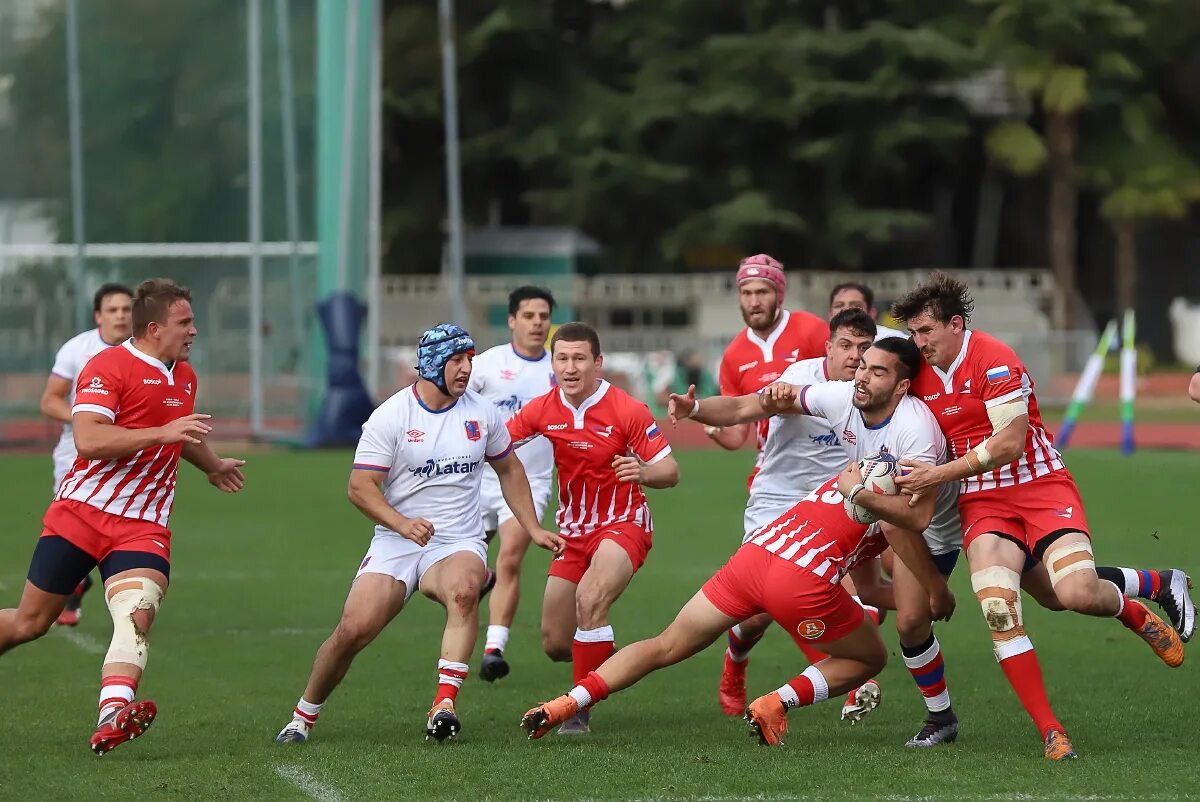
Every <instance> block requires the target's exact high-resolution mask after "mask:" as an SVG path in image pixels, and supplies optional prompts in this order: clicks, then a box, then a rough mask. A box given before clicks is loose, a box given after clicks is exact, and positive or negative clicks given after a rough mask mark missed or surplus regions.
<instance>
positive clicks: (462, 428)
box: [354, 384, 512, 544]
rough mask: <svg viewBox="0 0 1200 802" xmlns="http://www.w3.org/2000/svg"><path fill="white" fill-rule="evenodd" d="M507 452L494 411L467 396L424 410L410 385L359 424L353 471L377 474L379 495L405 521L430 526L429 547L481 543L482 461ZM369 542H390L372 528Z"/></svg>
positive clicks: (508, 442)
mask: <svg viewBox="0 0 1200 802" xmlns="http://www.w3.org/2000/svg"><path fill="white" fill-rule="evenodd" d="M510 451H512V440H511V438H509V436H508V429H507V428H505V426H504V416H503V415H502V414H501V412H500V408H499V407H497V406H496V405H495V404H493V403H492V402H491V401H488V400H487V399H486V398H484V397H483V396H481V395H480V394H479V393H477V392H475V391H474V390H469V389H468V390H467V391H466V393H464V394H463V396H462V397H461V398H459V399H458V400H457V401H455V402H454V404H453V405H451V406H449V407H447V408H446V409H440V410H431V409H429V408H428V407H426V406H425V405H424V404H423V403H422V402H421V399H420V397H418V396H417V385H415V384H413V385H412V386H410V387H406V388H405V389H403V390H401V391H400V392H398V393H396V394H395V395H393V396H392V397H391V398H389V399H388V400H387V401H384V402H383V403H382V404H380V405H379V408H378V409H376V410H375V411H374V412H373V413H372V414H371V417H370V418H369V419H368V420H367V422H366V423H365V424H363V433H362V438H361V439H360V440H359V441H358V448H357V449H356V450H355V452H354V468H355V469H356V470H371V471H383V472H385V473H387V478H385V479H384V480H383V485H382V488H383V495H384V497H385V498H386V499H387V502H388V504H390V505H391V506H392V507H393V508H394V509H395V510H396V511H397V512H399V513H400V514H401V515H403V516H405V517H407V518H424V519H425V520H427V521H429V522H430V523H432V524H433V538H432V539H431V540H430V543H431V544H432V543H437V542H443V543H444V542H447V541H454V540H466V539H470V538H476V537H478V538H482V537H483V520H482V518H481V517H480V511H479V489H480V480H481V479H482V477H483V471H482V468H483V462H484V460H485V459H500V458H501V457H504V456H506V455H507V454H508V453H509V452H510ZM375 532H376V534H380V535H384V534H397V533H395V532H392V530H390V529H388V528H386V527H383V526H376V527H375Z"/></svg>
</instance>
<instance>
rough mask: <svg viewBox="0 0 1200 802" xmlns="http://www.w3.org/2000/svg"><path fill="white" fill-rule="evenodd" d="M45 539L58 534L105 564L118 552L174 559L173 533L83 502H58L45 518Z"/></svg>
mask: <svg viewBox="0 0 1200 802" xmlns="http://www.w3.org/2000/svg"><path fill="white" fill-rule="evenodd" d="M42 527H43V529H42V537H50V536H52V535H58V536H59V537H61V538H63V539H64V540H66V541H67V542H69V543H71V544H72V545H73V546H76V547H78V548H80V549H82V550H83V551H85V552H87V553H88V554H90V555H91V556H92V557H94V558H95V560H96V562H97V563H100V562H103V561H104V559H105V558H106V557H108V555H109V554H111V553H112V552H114V551H141V552H146V553H148V554H154V555H157V556H159V557H162V558H163V559H164V560H166V561H167V562H170V560H171V530H169V529H167V528H166V527H163V526H160V525H159V524H156V523H151V522H150V521H143V520H140V519H137V518H125V517H122V516H120V515H113V514H112V513H109V512H102V511H100V510H98V509H96V508H95V507H93V506H92V505H90V504H84V503H83V502H82V501H71V500H66V501H54V502H51V504H50V508H49V509H48V510H46V514H45V515H44V516H43V517H42Z"/></svg>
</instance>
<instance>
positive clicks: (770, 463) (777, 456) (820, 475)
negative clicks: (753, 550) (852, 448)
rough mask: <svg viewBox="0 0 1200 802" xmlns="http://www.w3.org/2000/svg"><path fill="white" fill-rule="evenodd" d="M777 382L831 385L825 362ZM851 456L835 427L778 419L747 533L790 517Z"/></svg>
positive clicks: (807, 363) (796, 369)
mask: <svg viewBox="0 0 1200 802" xmlns="http://www.w3.org/2000/svg"><path fill="white" fill-rule="evenodd" d="M778 381H781V382H787V383H788V384H800V385H808V384H823V383H825V382H827V381H829V372H828V366H827V364H826V359H825V357H819V358H816V359H805V360H802V361H800V362H797V363H795V364H794V365H791V366H789V367H788V369H787V370H785V371H784V372H783V375H782V376H780V377H779V379H778ZM846 461H847V457H846V452H845V451H844V450H843V449H842V443H841V438H840V436H839V435H838V434H837V433H836V432H835V431H834V430H833V428H832V424H831V423H830V422H829V421H827V420H825V419H824V418H821V417H815V416H809V415H775V416H773V417H771V418H770V419H769V421H768V427H767V438H766V441H765V442H764V444H763V449H762V459H761V462H760V467H759V470H758V472H757V473H756V474H755V475H754V481H753V482H752V483H751V485H750V499H749V501H748V502H747V504H746V529H747V533H749V530H751V529H757V528H758V527H759V526H762V525H763V524H765V523H769V522H770V521H773V520H774V519H775V518H777V517H778V516H779V515H781V514H782V513H784V512H786V511H787V510H788V509H789V508H790V507H791V506H792V505H794V504H795V503H796V502H797V501H798V500H800V499H801V498H804V496H806V495H808V494H809V493H810V492H812V491H813V490H815V489H817V488H818V487H820V486H821V485H822V484H823V483H825V482H827V481H828V480H829V477H831V476H835V475H836V474H837V473H838V472H839V471H841V470H842V468H844V467H845V466H846Z"/></svg>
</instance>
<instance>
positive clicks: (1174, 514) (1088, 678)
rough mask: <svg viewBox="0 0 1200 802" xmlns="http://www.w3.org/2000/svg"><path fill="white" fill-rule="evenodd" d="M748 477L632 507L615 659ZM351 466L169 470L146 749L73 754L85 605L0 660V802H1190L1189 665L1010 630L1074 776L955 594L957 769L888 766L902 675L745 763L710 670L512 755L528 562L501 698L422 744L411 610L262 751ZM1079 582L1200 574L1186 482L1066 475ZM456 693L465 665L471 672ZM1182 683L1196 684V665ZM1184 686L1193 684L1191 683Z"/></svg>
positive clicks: (793, 667) (912, 723) (432, 626)
mask: <svg viewBox="0 0 1200 802" xmlns="http://www.w3.org/2000/svg"><path fill="white" fill-rule="evenodd" d="M747 458H748V455H746V454H734V455H730V454H726V453H723V452H722V453H714V452H691V453H684V454H681V455H680V462H681V464H682V468H683V481H682V483H681V485H680V486H679V487H678V488H676V489H674V490H670V491H664V492H655V493H653V494H652V496H651V504H652V505H653V507H654V517H655V523H656V526H657V533H656V537H655V541H656V546H655V548H654V550H653V552H651V555H650V558H649V561H648V563H647V565H646V567H645V568H644V569H643V571H642V573H641V574H639V575H638V576H637V577H636V578H635V580H634V582H633V585H632V587H631V589H630V591H629V592H628V593H627V594H626V596H625V597H624V598H623V599H621V601H620V602H619V603H618V605H617V607H616V608H615V611H614V615H613V624H614V626H615V629H616V633H617V638H618V642H623V643H629V642H630V641H632V640H635V639H639V638H642V637H646V636H649V635H652V634H654V633H656V632H658V631H659V630H660V629H661V628H662V627H663V626H664V625H665V624H666V623H667V622H668V621H669V620H670V619H671V618H672V617H673V615H674V613H675V612H676V611H677V610H678V608H679V607H680V605H681V604H682V603H683V602H684V601H685V600H686V599H687V598H688V597H690V596H691V594H692V593H693V592H694V591H695V590H696V589H697V588H698V587H699V586H700V584H701V583H702V582H703V581H704V580H705V579H706V578H707V577H708V576H709V575H710V574H711V573H712V571H713V570H714V569H715V568H716V567H717V566H719V565H720V564H721V563H722V562H723V561H724V559H725V558H726V557H727V556H728V555H729V554H730V553H731V552H732V551H733V549H734V547H735V546H736V544H737V543H738V541H739V538H740V534H741V532H740V526H741V505H742V504H743V503H744V490H743V487H744V485H743V481H742V480H743V478H744V475H745V469H746V467H747V465H746V460H747ZM348 463H349V454H348V453H288V452H272V453H266V454H259V455H254V456H253V458H252V461H251V463H250V465H249V466H248V469H247V473H248V476H249V484H248V485H247V489H246V491H245V492H244V493H243V494H242V495H240V496H237V497H224V496H221V495H220V494H219V493H217V492H216V491H215V490H213V489H212V488H210V487H209V486H208V485H207V484H206V483H205V482H204V481H203V479H202V478H200V477H199V476H198V475H197V474H196V473H195V472H194V471H192V470H191V469H190V468H188V467H185V468H184V471H185V473H184V475H183V477H182V479H183V480H182V481H181V482H180V487H179V496H178V500H177V503H176V508H175V516H174V519H173V524H174V531H175V548H174V561H175V566H176V568H175V570H174V573H173V576H172V586H171V593H170V596H169V597H168V600H167V602H166V603H165V605H164V608H163V611H162V614H161V616H160V620H159V622H158V624H157V625H156V627H155V632H154V647H153V650H152V652H151V663H150V668H149V671H148V673H147V677H146V680H145V682H144V683H143V685H142V692H143V695H145V696H150V697H152V698H154V699H156V701H157V702H158V704H159V708H160V715H159V719H158V722H157V723H156V724H155V727H154V729H153V730H151V731H150V732H149V733H148V734H147V735H146V736H145V737H144V738H142V739H140V740H138V741H137V742H135V743H132V744H128V745H126V746H122V747H120V748H119V749H117V751H115V752H113V753H112V754H111V755H109V756H107V757H105V758H104V759H102V760H101V759H97V758H96V757H94V756H93V755H92V754H91V752H90V751H89V750H88V748H87V738H88V736H89V735H90V733H91V729H92V727H93V726H94V716H95V714H94V709H95V702H96V692H97V682H96V678H97V671H98V667H99V662H100V655H101V654H103V652H104V651H105V649H106V648H107V641H108V634H109V629H110V622H109V619H108V616H107V612H106V611H105V610H103V608H102V607H101V606H100V605H99V604H98V597H97V596H95V595H93V596H92V597H90V598H89V599H88V603H87V605H86V608H87V609H86V616H85V618H84V620H83V623H82V624H81V625H80V627H79V628H78V629H77V630H73V631H65V632H59V631H56V632H52V633H51V634H50V635H49V636H47V637H46V638H44V639H43V640H42V641H39V642H37V643H34V644H31V645H29V646H25V647H22V648H20V649H18V650H17V651H15V652H12V653H10V654H8V655H5V656H4V657H3V658H0V687H2V688H3V691H2V692H0V694H2V695H0V698H2V699H3V705H4V718H3V723H4V726H3V727H0V798H4V799H16V798H20V799H131V798H138V799H149V800H157V799H190V800H194V799H215V798H220V799H252V798H253V799H305V798H314V799H318V800H323V801H325V802H328V801H329V800H337V799H342V800H351V799H383V798H388V799H425V800H435V799H436V800H442V799H457V800H473V801H476V802H478V801H480V800H487V799H596V800H617V799H646V800H650V799H655V800H676V799H680V800H681V799H689V798H703V799H707V800H710V802H719V801H720V800H761V801H762V802H772V801H774V800H786V799H870V798H878V799H893V800H909V799H912V800H915V799H967V800H983V799H996V800H1043V799H1044V800H1052V799H1070V800H1084V799H1088V800H1108V799H1136V798H1188V797H1189V796H1190V797H1195V796H1197V795H1198V794H1200V787H1198V780H1200V770H1198V769H1197V763H1198V762H1200V747H1198V746H1197V740H1198V739H1197V732H1198V730H1197V722H1198V721H1200V698H1198V694H1197V691H1198V690H1200V683H1198V682H1197V674H1196V669H1197V664H1193V663H1192V662H1190V661H1189V663H1188V664H1185V665H1184V666H1183V667H1182V668H1180V669H1177V670H1174V671H1172V670H1170V669H1167V668H1166V667H1165V666H1163V665H1162V664H1161V663H1160V662H1158V660H1157V659H1156V658H1155V657H1154V656H1153V655H1152V654H1151V652H1150V651H1149V649H1148V648H1147V647H1146V646H1145V645H1144V644H1142V643H1141V642H1140V641H1138V640H1136V639H1135V638H1133V637H1132V636H1131V635H1129V634H1128V633H1127V632H1126V631H1125V630H1124V629H1123V628H1122V627H1121V626H1120V625H1119V624H1117V623H1116V622H1115V621H1110V620H1099V619H1082V618H1080V617H1077V616H1070V615H1068V614H1062V613H1060V614H1051V613H1047V612H1045V611H1042V610H1040V609H1032V610H1031V606H1032V603H1031V602H1027V604H1026V610H1027V611H1029V612H1028V613H1027V616H1026V618H1027V622H1028V626H1029V629H1030V632H1031V634H1032V637H1033V639H1034V642H1035V643H1036V644H1037V645H1038V647H1039V652H1040V655H1041V658H1042V664H1043V667H1044V670H1045V673H1046V682H1047V686H1048V688H1049V690H1050V694H1051V698H1052V700H1053V701H1054V702H1055V706H1056V710H1057V712H1058V714H1059V716H1060V718H1061V719H1062V720H1063V722H1064V723H1065V724H1066V725H1067V727H1068V730H1069V732H1070V733H1071V735H1072V737H1073V739H1074V741H1075V744H1076V746H1077V748H1078V749H1079V750H1080V753H1081V755H1082V759H1081V760H1079V761H1076V762H1074V763H1071V764H1062V765H1060V764H1049V763H1047V762H1046V761H1045V760H1044V759H1043V758H1042V756H1041V743H1040V741H1039V740H1038V738H1037V735H1036V733H1035V732H1034V729H1033V726H1032V725H1031V724H1030V722H1029V720H1028V719H1027V717H1026V716H1025V714H1024V712H1023V711H1022V710H1021V708H1020V707H1019V705H1018V703H1017V701H1016V698H1015V697H1014V695H1013V693H1012V691H1011V690H1010V689H1009V688H1008V686H1007V684H1006V683H1005V682H1004V681H1003V677H1002V675H1001V673H1000V671H999V670H998V668H997V667H996V663H995V660H994V658H993V657H992V654H991V649H990V641H989V638H988V636H987V634H986V632H985V630H984V627H983V623H982V620H981V618H980V615H979V613H978V608H977V607H976V604H975V602H974V600H973V597H972V595H971V593H970V588H969V579H968V577H967V574H966V572H965V571H963V570H961V568H960V570H959V571H958V572H957V573H956V575H955V577H954V579H953V587H954V590H955V592H956V593H957V594H958V598H959V612H958V615H957V616H956V617H955V619H954V620H953V621H952V622H950V623H948V624H945V625H942V626H941V627H940V629H939V633H940V638H941V641H942V644H943V648H944V651H945V656H946V665H947V678H948V680H949V683H950V689H951V693H952V694H953V698H954V701H955V708H956V709H957V711H958V713H959V716H960V717H961V718H962V720H963V732H962V735H961V737H960V739H959V741H958V742H957V743H956V744H953V745H950V746H948V747H944V748H940V749H937V750H933V751H930V752H924V751H921V752H918V751H913V750H908V749H905V747H904V746H903V743H904V741H905V740H906V739H907V738H908V737H909V736H910V735H911V734H912V733H913V732H914V731H915V730H916V729H917V728H918V726H919V724H920V722H921V720H922V719H923V705H922V704H921V701H920V697H919V696H918V694H917V692H916V690H915V688H914V686H913V682H912V680H911V679H910V678H909V676H908V674H907V673H906V672H905V670H904V666H903V663H902V662H901V660H900V659H899V654H898V651H899V649H898V646H897V645H896V639H895V633H894V631H891V630H890V621H889V622H888V623H887V624H886V625H885V628H884V632H885V635H886V637H887V640H888V642H889V644H891V646H892V652H893V659H892V661H891V662H890V664H889V665H888V666H887V668H886V669H885V670H884V672H883V674H882V676H881V683H882V685H883V688H884V703H883V706H882V707H881V708H880V709H879V710H877V711H876V712H875V713H874V714H873V715H872V716H871V717H870V718H869V719H868V720H867V721H866V722H864V724H863V725H861V726H859V727H854V728H850V727H848V726H845V725H843V724H841V723H840V722H838V720H837V718H838V710H839V708H840V701H838V702H833V703H828V704H826V705H823V706H820V707H816V708H813V709H807V710H801V711H797V712H794V713H793V714H792V716H791V727H792V730H791V733H790V734H789V738H788V742H787V746H786V748H784V749H781V750H769V749H766V748H761V747H758V746H756V745H755V743H754V742H753V741H752V740H751V739H750V738H749V737H747V728H746V726H745V724H744V723H743V722H741V721H740V720H730V719H726V718H724V717H723V716H722V715H721V714H720V712H719V709H718V707H717V705H716V698H715V688H716V682H717V678H718V673H719V666H720V660H721V649H722V646H721V645H716V646H714V647H712V648H711V649H709V650H708V651H706V652H704V653H702V654H701V655H699V656H697V657H696V658H695V659H693V660H692V661H691V662H689V663H685V664H683V665H681V666H677V667H675V668H672V669H668V670H665V671H663V672H660V673H658V674H656V675H652V676H651V677H649V678H647V679H646V680H645V681H643V682H642V683H641V684H640V685H638V686H636V687H634V688H632V689H630V690H628V691H626V692H624V693H621V694H619V695H617V696H615V697H614V698H613V699H611V700H609V701H608V702H606V703H604V704H603V705H602V706H600V707H598V708H597V709H596V713H595V714H594V716H593V726H594V732H593V735H592V736H591V737H589V738H586V739H569V740H568V739H560V738H556V737H554V736H548V737H547V738H545V739H543V740H542V741H538V742H534V743H530V742H527V741H526V740H525V739H524V736H523V734H522V732H521V731H520V730H518V727H517V722H518V720H519V718H520V715H521V713H522V712H523V711H524V710H525V709H527V708H528V707H530V706H532V705H533V704H534V703H536V702H538V701H540V700H542V699H544V698H548V697H550V696H554V695H557V694H559V693H562V692H564V691H565V690H566V689H567V688H568V686H569V680H570V669H569V667H568V666H565V665H553V664H550V663H549V662H548V661H547V660H546V659H545V657H544V656H543V655H542V654H541V651H540V648H539V638H538V635H537V619H538V608H539V605H540V600H541V586H542V581H543V580H542V576H543V572H544V569H545V567H546V564H547V557H546V556H545V555H544V554H543V553H538V554H534V555H531V557H530V559H529V561H528V563H527V574H526V576H527V581H526V585H525V588H526V593H525V598H524V601H523V606H522V608H521V611H520V614H519V616H518V621H517V624H516V627H515V629H514V634H513V639H512V642H511V643H510V648H509V651H508V656H509V659H510V662H511V664H512V666H513V673H512V674H511V675H510V676H509V677H508V678H507V679H505V680H502V681H500V682H499V683H497V684H495V685H488V684H486V683H483V682H480V681H478V680H477V679H475V678H474V677H472V678H471V679H469V680H468V683H467V685H466V686H465V687H464V689H463V691H462V693H461V695H460V697H459V700H460V705H459V709H460V714H461V716H462V719H463V725H464V730H463V733H462V735H461V736H460V737H459V738H458V739H457V741H455V742H452V743H450V744H447V745H444V746H438V745H435V744H432V743H425V742H424V741H423V734H422V728H423V726H424V721H425V712H426V710H427V709H428V706H429V703H430V701H431V695H432V692H433V687H434V682H435V670H436V660H437V651H438V642H439V636H440V631H441V623H442V614H441V610H440V608H438V607H436V606H435V605H434V604H432V603H431V602H429V601H427V600H424V599H421V598H414V601H413V603H412V604H411V606H410V607H409V609H407V610H405V611H404V612H403V613H402V614H401V615H400V617H399V618H398V619H397V620H396V621H395V622H394V623H393V624H392V626H391V627H390V628H389V630H388V631H386V632H385V633H384V635H383V636H382V637H381V638H380V639H379V640H378V641H377V642H376V643H375V644H374V645H373V646H372V647H370V648H369V649H368V650H367V651H366V652H364V653H363V655H362V656H361V657H360V658H359V660H358V662H357V663H356V664H355V666H354V667H353V669H352V670H351V672H350V675H349V676H348V678H347V680H346V682H345V684H344V685H343V686H342V687H341V688H340V689H339V690H338V692H337V693H336V694H335V695H334V696H333V698H332V699H331V701H330V703H329V704H328V705H327V706H326V708H325V712H324V713H323V715H322V718H321V722H320V724H319V726H318V727H317V729H316V730H315V734H314V739H313V740H312V741H311V742H310V743H308V744H306V745H302V746H288V747H280V746H277V745H276V744H275V743H274V742H273V738H274V735H275V733H276V732H277V731H278V730H279V728H280V727H281V726H282V725H283V724H284V723H286V721H287V720H288V717H289V714H290V711H291V707H292V705H293V704H294V703H295V701H296V699H297V697H298V695H299V693H300V691H301V690H302V688H303V685H304V681H305V678H306V677H307V672H308V669H309V666H310V663H311V660H312V656H313V653H314V651H315V649H316V647H317V646H318V644H319V643H320V642H321V641H322V640H323V639H324V637H325V636H326V634H327V633H328V631H329V630H330V628H331V627H332V626H333V624H334V623H335V622H336V620H337V616H338V613H339V610H340V607H341V603H342V600H343V598H344V596H345V592H346V589H347V586H348V582H349V580H350V578H351V577H352V576H353V575H354V571H355V569H356V568H357V566H358V562H359V560H360V559H361V556H362V554H363V553H364V551H365V550H366V545H367V542H368V540H369V537H370V529H369V526H368V525H367V524H366V522H365V521H364V520H363V519H362V518H360V516H359V515H358V513H357V512H356V511H355V510H354V509H352V508H351V507H350V505H349V504H348V503H347V502H346V500H345V495H344V487H345V477H346V470H347V466H348ZM1070 463H1071V465H1072V467H1073V469H1074V470H1075V473H1076V475H1077V477H1078V478H1079V480H1080V483H1081V485H1082V487H1083V493H1084V498H1085V500H1086V501H1087V503H1088V510H1089V514H1090V518H1091V521H1092V525H1093V527H1094V529H1095V530H1096V533H1097V538H1096V539H1097V541H1098V549H1097V550H1098V554H1099V557H1100V561H1101V562H1103V563H1110V564H1111V563H1115V564H1125V565H1130V564H1133V565H1144V566H1150V567H1166V566H1168V565H1174V566H1178V567H1182V568H1185V569H1187V570H1188V571H1189V572H1190V573H1192V574H1193V575H1200V543H1198V542H1197V539H1196V537H1195V523H1194V522H1193V521H1192V520H1191V519H1190V518H1188V517H1187V516H1184V515H1183V514H1182V513H1183V511H1184V510H1186V509H1190V503H1188V502H1187V498H1188V497H1189V496H1190V494H1191V493H1192V492H1196V487H1197V482H1196V479H1197V475H1198V474H1197V470H1196V457H1195V456H1192V455H1186V454H1176V453H1143V454H1140V455H1138V456H1137V457H1136V458H1134V459H1130V460H1126V459H1122V458H1121V457H1120V456H1118V455H1115V454H1111V453H1101V452H1073V453H1071V454H1070ZM0 481H2V482H3V486H4V488H5V503H4V504H3V505H2V506H0V606H11V605H14V604H15V603H16V601H17V599H18V596H19V594H20V589H21V585H22V582H23V579H24V574H25V570H26V567H27V565H28V559H29V555H30V553H31V550H32V547H33V542H34V538H35V537H36V536H37V533H38V532H39V531H40V525H39V519H40V517H41V514H42V512H43V510H44V506H45V501H46V496H47V493H48V489H49V488H48V485H49V483H50V463H49V457H48V456H4V457H0ZM479 651H480V650H479V649H477V652H476V655H477V656H476V658H475V659H474V660H473V661H472V671H473V672H474V671H475V670H476V668H477V665H478V653H479ZM1191 661H1200V658H1197V657H1194V656H1193V657H1192V658H1191ZM1198 664H1200V663H1198ZM802 666H803V662H802V658H801V657H800V655H799V654H798V653H797V651H796V650H795V648H794V646H793V645H792V644H791V642H790V641H789V640H788V639H786V638H785V637H784V636H783V635H782V634H781V633H779V632H778V631H775V632H773V633H772V634H771V635H770V636H769V637H768V638H767V639H766V640H764V642H763V644H762V645H761V646H760V647H759V648H758V649H757V650H756V651H755V653H754V658H753V660H752V664H751V667H750V690H751V694H752V695H757V694H758V693H763V692H765V691H767V690H770V689H772V688H775V687H777V686H778V685H780V684H781V683H782V682H783V681H784V680H786V679H788V678H789V677H791V676H793V675H794V674H795V673H797V672H798V671H799V670H800V669H801V668H802Z"/></svg>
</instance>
